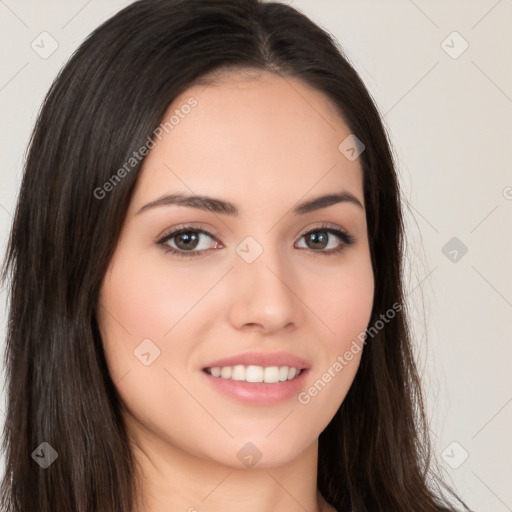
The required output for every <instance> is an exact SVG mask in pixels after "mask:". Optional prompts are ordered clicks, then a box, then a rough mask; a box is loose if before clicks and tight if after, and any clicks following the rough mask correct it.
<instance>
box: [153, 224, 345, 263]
mask: <svg viewBox="0 0 512 512" xmlns="http://www.w3.org/2000/svg"><path fill="white" fill-rule="evenodd" d="M302 238H304V239H305V240H306V244H307V245H306V247H304V246H303V247H300V248H305V249H310V250H311V252H315V253H320V254H324V255H332V254H337V253H340V252H341V251H343V250H344V249H345V248H346V247H347V246H349V245H352V244H353V243H354V242H355V238H354V237H353V236H352V235H350V234H349V233H347V232H346V231H344V230H342V229H337V228H333V227H330V226H326V225H322V226H319V227H317V228H315V229H312V230H310V231H308V232H307V233H304V234H303V235H302V236H301V239H302ZM208 239H210V240H211V241H213V244H212V242H208ZM336 239H337V242H336ZM156 243H157V244H158V245H161V246H163V247H164V250H165V252H170V253H173V254H175V255H176V256H179V257H185V258H186V257H192V256H202V255H203V254H204V253H205V252H206V251H207V250H209V249H216V248H219V247H222V246H221V245H220V242H219V241H218V240H217V238H216V237H215V236H214V235H213V234H211V233H210V232H208V231H206V230H205V229H202V228H198V227H193V226H184V227H180V228H178V229H175V230H173V231H171V232H170V233H168V234H166V235H164V236H163V237H162V238H160V239H159V240H158V241H157V242H156ZM325 249H328V250H325Z"/></svg>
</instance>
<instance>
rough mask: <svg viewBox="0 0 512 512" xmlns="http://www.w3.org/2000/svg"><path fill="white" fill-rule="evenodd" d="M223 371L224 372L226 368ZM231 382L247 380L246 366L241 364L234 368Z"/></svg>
mask: <svg viewBox="0 0 512 512" xmlns="http://www.w3.org/2000/svg"><path fill="white" fill-rule="evenodd" d="M222 369H223V370H224V368H222ZM221 375H222V372H221ZM231 380H245V366H242V365H241V364H237V365H236V366H233V371H232V372H231Z"/></svg>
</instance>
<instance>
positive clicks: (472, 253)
mask: <svg viewBox="0 0 512 512" xmlns="http://www.w3.org/2000/svg"><path fill="white" fill-rule="evenodd" d="M129 3H131V2H130V1H128V0H124V1H121V0H108V1H105V0H89V1H84V0H78V1H75V0H66V1H57V0H52V1H50V0H44V1H43V0H37V1H36V0H32V1H28V0H0V52H1V60H0V62H1V71H0V112H1V119H2V122H1V136H0V148H1V156H2V159H1V167H0V179H1V188H0V244H1V246H0V249H1V250H2V256H1V257H2V258H3V251H4V250H5V244H6V241H7V236H8V232H9V228H10V224H11V221H12V214H13V212H14V208H15V202H16V197H17V193H18V188H19V184H20V177H21V172H22V167H23V162H24V156H25V148H26V145H27V143H28V140H29V136H30V133H31V130H32V128H33V125H34V122H35V119H36V115H37V112H38V109H39V107H40V105H41V102H42V100H43V97H44V95H45V93H46V91H47V90H48V88H49V86H50V84H51V82H52V81H53V79H54V78H55V76H56V75H57V72H58V71H59V69H60V68H61V66H62V65H63V63H65V62H66V60H67V59H68V58H69V56H70V55H71V53H72V52H73V51H74V50H75V49H76V48H77V47H78V45H79V44H80V43H81V41H82V40H83V39H84V38H85V37H86V36H87V35H88V34H89V33H90V32H91V31H92V30H93V29H94V28H95V27H97V26H98V25H99V24H100V23H101V22H103V21H104V20H105V19H107V18H108V17H110V16H111V15H113V14H114V13H115V12H117V11H118V10H120V9H121V8H122V7H124V6H125V5H128V4H129ZM287 3H290V4H292V5H293V6H295V7H297V8H299V9H301V10H302V11H304V12H305V13H306V14H307V15H309V16H310V17H311V18H312V19H314V20H315V21H317V22H318V23H320V24H321V25H323V26H324V27H325V28H327V29H328V30H329V31H330V32H331V33H332V34H334V36H335V37H336V38H337V39H338V40H339V41H340V43H341V44H342V46H343V47H344V49H345V51H346V53H347V54H348V56H349V58H350V60H351V62H352V64H353V65H354V66H355V68H356V69H357V70H358V71H359V73H360V74H361V76H362V78H363V80H364V81H365V83H366V85H367V87H368V88H369V90H370V92H371V93H372V95H373V97H374V98H375V100H376V102H377V104H378V106H379V109H380V111H381V113H382V115H383V116H384V120H385V123H386V125H387V127H388V129H389V131H390V134H391V138H392V142H393V144H394V150H395V154H396V160H397V165H398V172H399V174H400V180H401V184H402V188H403V194H404V199H405V200H406V203H407V205H408V206H407V210H406V214H407V225H408V231H409V233H408V235H409V257H408V260H407V276H408V282H407V290H408V300H409V301H410V306H411V308H412V311H413V315H412V321H413V327H414V333H415V335H416V344H417V353H418V360H419V364H420V368H421V372H422V375H423V377H424V385H425V391H426V396H427V406H428V413H429V417H430V420H431V422H432V425H431V431H432V436H433V442H434V447H435V450H436V456H437V457H438V458H439V462H440V465H441V467H442V468H443V470H444V473H445V477H446V478H447V479H448V481H452V482H453V484H454V485H455V487H456V488H457V489H458V491H459V492H460V493H461V495H462V496H463V497H464V498H465V499H466V500H467V502H468V504H469V505H470V506H471V507H472V508H473V509H474V510H478V511H495V512H505V511H512V487H511V486H510V477H511V474H510V473H511V472H510V465H511V464H510V463H511V461H512V442H511V436H510V433H511V432H512V429H511V426H512V403H511V402H512V386H511V376H510V370H509V368H510V365H511V361H512V348H511V341H512V340H511V333H512V272H511V255H512V229H511V225H512V223H511V220H512V173H511V164H510V162H511V157H512V150H511V142H512V126H511V122H510V120H511V114H512V67H511V62H512V59H511V57H512V30H511V27H512V24H511V22H512V1H511V0H500V1H496V0H481V1H451V2H447V1H440V0H436V1H427V0H414V1H413V0H392V1H391V0H389V1H369V0H365V1H361V0H360V1H355V0H352V1H348V0H343V1H340V0H338V1H336V0H318V1H313V0H294V1H291V0H288V1H287ZM43 31H47V32H48V33H49V34H51V37H52V38H54V39H55V40H56V41H57V43H58V48H57V49H56V50H55V51H54V53H52V54H51V55H50V56H47V58H42V57H41V56H40V55H39V54H38V53H37V52H36V51H35V50H34V49H33V48H32V47H31V44H32V43H33V42H34V43H33V44H34V46H36V47H37V48H38V51H39V53H43V52H48V51H49V50H50V49H51V40H50V39H48V36H40V34H41V33H42V32H43ZM454 31H456V32H458V34H460V36H459V35H457V34H455V35H454V34H452V33H453V32H454ZM44 38H46V39H44ZM443 41H444V42H443ZM464 41H466V43H467V44H468V45H469V46H468V48H467V49H466V50H465V51H464V52H463V53H461V51H462V50H463V49H464V47H465V44H466V43H465V42H464ZM459 53H460V55H459ZM43 56H44V57H46V55H43ZM134 79H136V77H134ZM453 237H457V239H458V240H459V241H456V244H459V247H460V243H463V244H464V245H465V246H466V247H467V249H468V251H467V253H466V254H464V255H462V252H461V251H460V248H457V247H456V246H453V247H452V246H448V248H447V249H445V252H446V253H447V256H446V255H445V254H444V253H443V247H445V244H447V243H448V241H449V240H450V239H452V238H453ZM454 249H455V250H456V251H457V253H454V252H453V250H454ZM450 251H452V252H451V254H450ZM454 258H455V261H452V260H453V259H454ZM0 298H1V303H2V304H1V306H2V307H1V309H0V329H1V331H0V335H1V340H2V344H1V345H0V346H1V347H2V350H3V346H4V343H5V342H4V340H5V325H6V314H5V304H6V294H5V291H2V294H1V295H0ZM2 381H3V378H2ZM4 401H5V394H4V393H2V402H3V403H1V404H0V407H1V409H2V412H1V415H2V418H3V414H4V413H3V410H5V406H4V403H5V402H4ZM2 421H3V419H2ZM454 442H455V443H456V444H452V443H454ZM34 448H35V447H34ZM466 452H467V454H468V458H467V459H466V460H464V457H465V453H466ZM27 455H28V454H27ZM462 461H463V462H462ZM1 463H2V471H3V458H2V461H1ZM459 464H460V465H459ZM456 466H458V467H457V468H456V469H454V468H455V467H456Z"/></svg>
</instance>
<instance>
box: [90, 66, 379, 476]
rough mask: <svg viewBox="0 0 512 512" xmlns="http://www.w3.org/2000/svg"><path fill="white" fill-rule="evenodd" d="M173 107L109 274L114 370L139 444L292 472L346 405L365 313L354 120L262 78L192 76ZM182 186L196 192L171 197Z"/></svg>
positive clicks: (368, 296) (309, 92)
mask: <svg viewBox="0 0 512 512" xmlns="http://www.w3.org/2000/svg"><path fill="white" fill-rule="evenodd" d="M184 105H193V107H191V108H188V107H183V106H184ZM176 110H178V112H176ZM172 115H174V116H175V117H174V118H173V121H172V123H171V124H168V125H167V127H166V129H161V130H160V131H159V132H158V134H159V136H158V137H157V138H155V141H156V143H157V144H156V145H155V146H154V147H152V149H151V150H150V152H149V153H148V156H147V157H146V159H145V161H144V164H143V168H142V170H141V174H140V176H139V178H138V182H137V186H136V189H135V192H134V195H133V197H132V201H131V204H130V206H129V210H128V213H127V216H126V219H125V223H124V226H123V229H122V233H121V237H120V240H119V242H118V245H117V247H116V250H115V253H114V255H113V258H112V260H111V262H110V265H109V268H108V271H107V272H106V275H105V277H104V281H103V283H102V288H101V293H100V299H99V308H98V322H99V326H100V330H101V334H102V338H103V343H104V349H105V356H106V359H107V363H108V367H109V371H110V374H111V376H112V380H113V382H114V383H115V386H116V388H117V389H118V391H119V394H120V396H121V398H122V401H123V407H124V411H123V414H124V416H125V418H126V422H127V424H128V426H129V430H130V432H131V433H132V434H133V435H134V439H135V438H136V439H137V444H140V445H141V446H144V447H146V449H148V450H149V448H148V447H149V446H152V447H153V448H154V449H155V451H156V450H157V451H158V452H159V453H160V454H162V453H165V452H169V453H178V452H179V453H182V454H188V455H193V456H196V457H200V458H202V459H209V460H210V461H213V462H217V463H222V464H226V465H229V466H232V467H243V465H244V464H245V465H246V466H249V467H250V466H251V465H252V464H254V463H255V462H256V463H257V464H258V466H259V467H270V466H275V465H278V464H283V463H285V462H287V461H291V460H292V459H294V458H295V457H297V456H298V455H299V454H300V453H302V452H303V451H304V450H305V449H306V448H308V447H311V446H313V445H314V443H316V441H317V438H318V436H319V434H320V433H321V431H322V430H323V429H324V428H325V427H326V426H327V424H328V423H329V421H330V420H331V419H332V417H333V415H334V414H335V412H336V410H337V409H338V408H339V406H340V404H341V403H342V401H343V399H344V398H345V395H346V393H347V391H348V389H349V387H350V385H351V383H352V381H353V379H354V376H355V373H356V371H357V368H358V365H359V361H360V357H361V351H360V349H359V347H361V342H360V341H358V338H357V337H358V335H360V334H361V332H364V330H365V328H366V327H367V325H368V322H369V319H370V314H371V309H372V303H373V293H374V279H373V272H372V265H371V260H370V252H369V245H368V238H367V226H366V215H365V209H364V207H365V204H364V198H363V182H362V169H361V166H360V163H359V159H358V158H354V157H353V154H354V152H351V151H350V150H349V151H348V152H347V150H346V145H347V144H348V142H344V143H343V144H342V146H341V149H339V146H340V144H341V143H342V142H343V141H345V139H346V138H347V137H348V136H349V135H350V130H349V129H348V127H347V126H346V125H345V124H344V122H343V121H342V120H341V119H340V118H339V117H338V116H337V115H336V114H335V112H334V110H333V109H332V108H331V106H330V104H329V102H328V101H327V99H326V98H325V96H323V95H322V94H321V93H320V92H318V91H316V90H314V89H311V88H310V87H308V86H306V85H304V84H303V83H302V82H299V81H297V80H296V79H291V78H286V79H284V78H280V77H277V76H275V75H272V74H269V73H266V72H264V73H261V74H260V75H259V76H257V77H253V78H248V77H247V76H243V75H240V74H232V75H225V76H224V78H223V79H222V80H218V81H216V82H215V84H212V85H209V86H207V87H205V86H202V85H201V86H200V85H196V86H193V87H191V88H189V89H188V90H187V91H186V92H185V93H183V94H182V95H181V96H180V97H179V98H177V99H176V101H175V102H174V103H173V104H172V105H171V106H170V108H169V110H168V112H167V114H166V116H165V118H164V121H163V122H166V121H168V120H169V118H171V116H172ZM169 127H172V129H169ZM349 141H350V139H349ZM152 146H153V145H152ZM134 149H136V148H134ZM356 149H357V148H356ZM342 150H343V151H342ZM345 155H348V156H349V157H350V158H348V157H347V156H345ZM356 155H357V153H356ZM332 194H340V196H339V199H338V201H336V202H333V201H324V202H322V201H319V202H318V203H311V204H309V206H301V205H307V204H308V203H310V202H311V201H312V200H313V199H317V198H319V197H320V196H328V195H332ZM177 195H179V196H180V197H181V198H182V199H180V201H183V198H184V197H185V196H201V197H202V198H203V200H199V199H195V200H189V201H187V203H186V204H185V203H183V202H182V203H181V204H176V203H175V202H173V201H172V200H171V198H170V197H167V199H162V198H165V197H166V196H174V197H177ZM206 196H208V198H209V200H208V201H206V199H204V198H205V197H206ZM104 201H108V197H106V198H105V199H104ZM227 203H229V206H226V204H227ZM358 203H360V204H358ZM183 228H185V229H183ZM331 229H332V230H339V231H341V232H342V233H341V234H340V235H338V234H336V231H329V230H331ZM176 230H182V232H181V234H178V235H176V234H175V235H174V236H173V235H172V232H173V231H176ZM343 233H346V234H347V235H348V238H347V236H346V235H345V234H343ZM350 240H352V243H349V241H350ZM338 249H340V250H338ZM174 251H177V252H174ZM356 347H357V348H356ZM347 352H350V353H351V354H352V358H350V356H349V357H345V356H344V354H345V355H346V353H347ZM286 367H288V368H286ZM291 368H295V369H296V370H294V369H291ZM212 374H213V375H212ZM219 374H220V376H219ZM294 374H295V375H294ZM261 379H264V381H263V382H258V381H260V380H261ZM276 381H277V382H276ZM156 447H158V448H156Z"/></svg>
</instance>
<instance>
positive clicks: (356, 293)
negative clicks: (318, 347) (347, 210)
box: [310, 253, 375, 357]
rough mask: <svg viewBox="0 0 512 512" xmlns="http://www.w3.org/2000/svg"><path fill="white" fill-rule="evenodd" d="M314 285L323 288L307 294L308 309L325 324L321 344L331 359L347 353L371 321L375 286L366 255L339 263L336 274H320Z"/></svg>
mask: <svg viewBox="0 0 512 512" xmlns="http://www.w3.org/2000/svg"><path fill="white" fill-rule="evenodd" d="M317 283H318V284H320V283H321V284H322V286H318V287H316V291H315V292H314V293H313V294H310V300H311V301H312V303H313V304H315V306H314V307H312V308H311V309H313V310H314V311H315V312H316V311H318V317H319V318H320V320H321V321H322V322H323V323H324V325H325V329H324V332H325V333H326V334H325V336H324V343H325V347H326V348H327V350H328V351H329V353H330V355H331V357H332V356H333V355H334V354H335V353H339V351H340V350H341V351H344V350H346V349H347V348H348V347H349V346H350V345H351V343H352V341H353V340H354V339H357V336H358V335H359V334H360V333H361V332H364V331H365V329H366V327H367V325H368V322H369V320H370V316H371V312H372V308H373V298H374V286H375V283H374V276H373V270H372V266H371V261H370V257H369V254H368V253H361V254H360V257H354V258H352V259H351V261H350V262H347V264H346V265H343V264H341V265H340V267H339V270H338V271H337V272H336V273H332V272H331V273H330V274H326V275H325V276H322V275H320V276H319V280H318V281H317Z"/></svg>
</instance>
